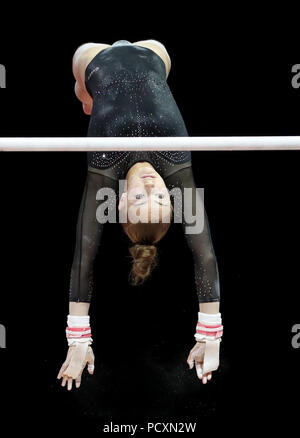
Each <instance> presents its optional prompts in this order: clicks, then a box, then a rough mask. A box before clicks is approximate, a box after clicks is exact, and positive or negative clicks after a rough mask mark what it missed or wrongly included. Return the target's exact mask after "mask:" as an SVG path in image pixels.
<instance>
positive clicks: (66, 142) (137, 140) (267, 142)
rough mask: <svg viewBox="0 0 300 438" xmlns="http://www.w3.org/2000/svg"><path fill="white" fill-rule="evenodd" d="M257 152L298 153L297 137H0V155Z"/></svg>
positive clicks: (299, 145)
mask: <svg viewBox="0 0 300 438" xmlns="http://www.w3.org/2000/svg"><path fill="white" fill-rule="evenodd" d="M139 150H143V151H153V150H155V151H181V150H182V151H183V150H185V151H186V150H189V151H261V150H272V151H273V150H300V136H271V137H270V136H260V137H254V136H253V137H251V136H250V137H246V136H244V137H238V136H237V137H0V151H6V152H9V151H14V152H21V151H36V152H37V151H139Z"/></svg>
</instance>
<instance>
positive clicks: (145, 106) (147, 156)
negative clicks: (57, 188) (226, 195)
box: [69, 41, 219, 302]
mask: <svg viewBox="0 0 300 438" xmlns="http://www.w3.org/2000/svg"><path fill="white" fill-rule="evenodd" d="M85 85H86V89H87V91H88V93H89V94H90V95H91V97H92V99H93V109H92V114H91V118H90V123H89V128H88V136H90V137H99V136H100V137H124V136H133V137H145V136H155V137H160V136H188V133H187V130H186V127H185V124H184V121H183V119H182V116H181V114H180V111H179V109H178V107H177V105H176V102H175V100H174V98H173V96H172V93H171V91H170V89H169V87H168V85H167V82H166V68H165V64H164V62H163V61H162V59H161V58H160V57H159V56H158V55H157V54H156V53H155V52H153V51H152V50H150V49H148V48H144V47H138V46H134V45H132V44H131V43H129V42H126V41H124V43H123V42H122V43H121V44H118V43H117V44H116V43H115V44H114V45H113V46H111V47H109V48H107V49H104V50H102V51H101V52H100V53H98V55H96V56H95V57H94V58H93V59H92V61H91V62H90V63H89V64H88V66H87V68H86V72H85ZM141 161H147V162H149V163H151V164H152V165H153V167H154V168H155V170H156V171H157V172H158V173H159V174H160V175H161V176H162V178H163V179H164V181H165V184H166V186H167V188H168V189H169V190H171V189H172V188H174V187H179V188H180V189H181V190H182V193H183V189H184V188H185V187H190V188H193V189H196V186H195V182H194V178H193V172H192V167H191V153H190V152H189V151H186V152H181V151H179V152H169V151H166V152H160V151H157V152H155V151H150V152H143V151H138V152H90V153H88V159H87V166H88V168H87V170H88V172H87V180H86V184H85V189H84V193H83V197H82V202H81V206H80V211H79V217H78V222H77V238H76V248H75V254H74V260H73V265H72V269H71V281H70V295H69V298H70V301H76V302H90V300H91V294H92V290H93V262H94V259H95V257H96V254H97V249H98V246H99V243H100V240H101V236H102V231H103V224H100V223H99V222H98V221H97V219H96V215H95V212H96V209H97V207H98V206H99V203H101V201H97V200H96V193H97V191H98V190H99V189H100V188H102V187H109V188H112V189H113V190H114V191H115V192H116V193H117V194H118V190H119V187H118V185H119V184H118V182H119V180H120V179H125V177H126V174H127V172H128V170H129V169H130V167H131V166H132V165H133V164H135V163H136V162H141ZM183 202H184V196H183ZM185 225H186V223H185V222H184V215H183V226H184V227H185ZM186 240H187V243H188V245H189V247H190V249H191V251H192V253H193V258H194V268H195V281H196V288H197V294H198V299H199V302H210V301H219V277H218V267H217V261H216V257H215V254H214V250H213V245H212V241H211V236H210V232H209V225H208V221H207V217H206V214H205V223H204V230H203V231H202V232H201V233H199V234H186Z"/></svg>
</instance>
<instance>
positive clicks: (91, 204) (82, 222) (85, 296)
mask: <svg viewBox="0 0 300 438" xmlns="http://www.w3.org/2000/svg"><path fill="white" fill-rule="evenodd" d="M117 186H118V184H117V181H115V180H113V179H111V178H108V177H106V176H103V175H101V174H99V173H94V172H89V171H88V172H87V178H86V182H85V187H84V191H83V195H82V200H81V205H80V209H79V214H78V219H77V227H76V246H75V252H74V258H73V263H72V268H71V278H70V289H69V301H75V302H90V301H91V296H92V291H93V274H94V273H93V268H94V260H95V258H96V255H97V251H98V247H99V244H100V241H101V237H102V233H103V228H104V223H101V222H99V220H98V219H99V217H100V216H101V215H102V214H101V212H102V210H105V207H106V206H107V199H108V196H105V193H107V192H102V193H103V196H102V198H103V199H100V198H99V195H100V193H101V192H98V191H99V189H104V188H105V190H106V191H107V190H108V191H109V190H112V192H111V194H112V195H113V193H115V196H117V193H118V192H117V190H118V188H117ZM97 193H98V195H97ZM96 196H97V198H98V200H97V199H96ZM104 202H106V204H102V203H104ZM116 202H117V200H116ZM101 205H102V209H101ZM115 211H116V208H115V205H113V206H112V208H111V209H109V208H107V212H106V213H105V212H104V214H107V213H108V214H110V212H111V213H112V212H115ZM104 214H103V215H104ZM99 215H100V216H99ZM103 215H102V216H103ZM110 220H111V218H109V219H108V221H110Z"/></svg>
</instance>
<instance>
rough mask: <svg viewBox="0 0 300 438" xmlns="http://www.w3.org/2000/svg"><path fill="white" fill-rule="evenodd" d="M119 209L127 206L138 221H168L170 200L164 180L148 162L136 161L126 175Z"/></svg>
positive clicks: (128, 210)
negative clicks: (124, 190)
mask: <svg viewBox="0 0 300 438" xmlns="http://www.w3.org/2000/svg"><path fill="white" fill-rule="evenodd" d="M126 180H127V191H126V192H124V193H123V194H122V197H121V200H120V203H119V210H121V209H123V208H127V212H128V217H129V220H130V221H131V219H130V212H131V213H132V214H134V215H136V216H137V217H139V221H140V222H145V223H147V222H161V221H162V222H169V220H170V219H169V220H168V218H169V217H170V209H171V200H170V195H169V192H168V189H167V187H166V185H165V182H164V180H163V179H162V177H161V176H160V175H159V173H157V172H156V170H155V169H154V168H153V167H152V166H151V165H150V164H149V163H137V164H136V165H135V166H133V168H131V169H130V170H129V172H128V174H127V177H126Z"/></svg>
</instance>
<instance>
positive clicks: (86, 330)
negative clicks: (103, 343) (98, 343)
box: [66, 315, 93, 346]
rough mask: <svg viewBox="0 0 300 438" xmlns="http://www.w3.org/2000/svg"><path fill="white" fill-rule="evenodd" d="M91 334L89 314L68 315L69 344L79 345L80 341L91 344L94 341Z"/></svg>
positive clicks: (67, 331)
mask: <svg viewBox="0 0 300 438" xmlns="http://www.w3.org/2000/svg"><path fill="white" fill-rule="evenodd" d="M91 335H92V333H91V328H90V317H89V315H86V316H75V315H68V318H67V328H66V336H67V341H68V345H69V346H71V345H77V344H78V343H88V345H91V343H92V342H93V339H92V338H91Z"/></svg>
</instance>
